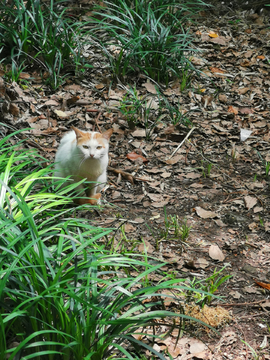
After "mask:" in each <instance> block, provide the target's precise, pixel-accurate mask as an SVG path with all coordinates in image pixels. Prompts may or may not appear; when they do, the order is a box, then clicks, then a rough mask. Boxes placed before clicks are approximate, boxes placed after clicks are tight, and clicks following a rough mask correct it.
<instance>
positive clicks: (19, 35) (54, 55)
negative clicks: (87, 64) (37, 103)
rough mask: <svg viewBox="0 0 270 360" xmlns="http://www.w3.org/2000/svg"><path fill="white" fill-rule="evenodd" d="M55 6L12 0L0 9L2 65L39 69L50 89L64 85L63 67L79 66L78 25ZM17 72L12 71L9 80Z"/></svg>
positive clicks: (79, 31) (50, 3) (31, 1)
mask: <svg viewBox="0 0 270 360" xmlns="http://www.w3.org/2000/svg"><path fill="white" fill-rule="evenodd" d="M55 3H57V2H56V1H53V0H51V1H50V2H49V4H45V3H44V2H41V1H34V0H27V1H23V0H12V1H8V2H2V3H1V5H0V16H1V22H0V44H1V52H2V55H3V56H4V57H5V62H6V63H9V62H12V63H13V64H21V63H23V64H24V66H26V65H29V66H33V65H35V66H39V67H42V68H43V69H44V70H45V71H46V72H48V77H47V78H46V81H47V83H48V84H49V85H50V86H51V87H52V88H54V89H55V88H57V87H58V86H59V85H61V84H62V82H63V81H64V77H63V76H61V72H62V70H63V68H64V64H66V63H70V64H73V63H74V62H75V63H80V60H79V59H80V43H81V42H82V40H81V36H80V34H81V30H80V24H77V23H72V21H71V20H70V18H69V17H68V16H66V15H65V10H61V8H60V7H59V6H57V5H58V4H55ZM11 23H12V26H10V24H11ZM20 68H21V67H20ZM17 69H18V66H17V67H13V68H12V78H13V77H15V76H16V73H17ZM13 71H14V74H13Z"/></svg>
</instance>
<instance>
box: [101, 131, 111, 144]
mask: <svg viewBox="0 0 270 360" xmlns="http://www.w3.org/2000/svg"><path fill="white" fill-rule="evenodd" d="M112 133H113V129H109V130H106V131H105V132H104V133H102V137H104V138H105V139H106V140H108V141H109V140H110V137H111V136H112Z"/></svg>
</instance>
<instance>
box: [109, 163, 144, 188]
mask: <svg viewBox="0 0 270 360" xmlns="http://www.w3.org/2000/svg"><path fill="white" fill-rule="evenodd" d="M108 170H109V171H113V172H114V173H116V174H121V175H122V176H123V177H124V178H126V179H127V180H129V181H130V182H131V184H134V181H133V180H136V181H144V182H148V181H149V180H144V179H141V178H139V177H137V176H133V175H132V174H130V173H128V172H126V171H123V170H121V169H115V168H113V167H111V166H108Z"/></svg>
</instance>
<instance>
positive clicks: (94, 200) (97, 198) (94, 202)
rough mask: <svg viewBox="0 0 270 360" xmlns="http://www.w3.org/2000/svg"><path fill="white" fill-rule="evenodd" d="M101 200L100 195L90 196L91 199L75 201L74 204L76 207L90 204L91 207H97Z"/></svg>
mask: <svg viewBox="0 0 270 360" xmlns="http://www.w3.org/2000/svg"><path fill="white" fill-rule="evenodd" d="M100 198H101V193H98V194H95V195H91V198H89V199H85V198H82V199H76V200H75V202H76V204H78V205H84V204H91V205H99V204H100V203H101V201H100Z"/></svg>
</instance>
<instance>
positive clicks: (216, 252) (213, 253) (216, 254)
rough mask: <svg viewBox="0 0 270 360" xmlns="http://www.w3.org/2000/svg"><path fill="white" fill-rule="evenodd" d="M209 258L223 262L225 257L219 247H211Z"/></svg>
mask: <svg viewBox="0 0 270 360" xmlns="http://www.w3.org/2000/svg"><path fill="white" fill-rule="evenodd" d="M209 256H210V257H211V258H212V259H214V260H219V261H223V260H224V259H225V256H224V254H223V252H222V251H221V250H220V248H219V247H218V246H217V245H211V246H210V248H209Z"/></svg>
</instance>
